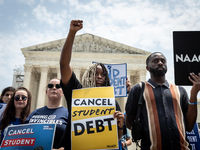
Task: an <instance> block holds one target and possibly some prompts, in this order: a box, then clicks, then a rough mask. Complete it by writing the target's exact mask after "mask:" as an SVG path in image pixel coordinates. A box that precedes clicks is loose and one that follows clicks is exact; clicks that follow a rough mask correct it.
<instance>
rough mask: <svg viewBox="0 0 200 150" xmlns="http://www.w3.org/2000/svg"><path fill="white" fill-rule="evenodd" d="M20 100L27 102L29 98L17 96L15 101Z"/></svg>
mask: <svg viewBox="0 0 200 150" xmlns="http://www.w3.org/2000/svg"><path fill="white" fill-rule="evenodd" d="M20 98H22V100H23V101H25V100H27V97H26V96H23V95H22V96H19V95H17V96H15V98H14V99H15V100H16V101H19V100H20Z"/></svg>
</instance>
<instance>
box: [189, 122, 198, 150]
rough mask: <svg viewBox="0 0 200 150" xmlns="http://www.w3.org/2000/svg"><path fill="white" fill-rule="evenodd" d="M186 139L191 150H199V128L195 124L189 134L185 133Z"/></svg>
mask: <svg viewBox="0 0 200 150" xmlns="http://www.w3.org/2000/svg"><path fill="white" fill-rule="evenodd" d="M186 134H187V139H188V140H189V143H190V145H191V147H192V150H199V149H200V136H199V128H198V126H197V123H195V125H194V128H193V130H192V131H191V132H186Z"/></svg>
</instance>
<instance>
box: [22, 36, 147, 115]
mask: <svg viewBox="0 0 200 150" xmlns="http://www.w3.org/2000/svg"><path fill="white" fill-rule="evenodd" d="M64 42H65V39H61V40H56V41H52V42H48V43H43V44H39V45H35V46H30V47H26V48H22V49H21V50H22V53H23V55H24V57H25V65H24V83H23V86H25V87H27V88H28V89H29V90H30V91H31V93H32V98H33V99H32V106H31V110H32V111H33V110H35V109H36V108H40V107H43V106H44V105H45V104H46V100H45V99H46V94H45V91H46V86H47V84H48V81H49V80H50V79H52V78H55V77H56V78H60V69H59V60H60V53H61V49H62V47H63V45H64ZM149 54H150V52H147V51H144V50H140V49H137V48H134V47H130V46H127V45H124V44H120V43H117V42H114V41H111V40H107V39H104V38H101V37H98V36H95V35H91V34H87V33H86V34H82V35H77V36H76V38H75V41H74V45H73V53H72V59H71V64H70V65H71V66H72V69H73V71H74V72H75V74H76V76H77V78H78V79H79V81H81V80H82V75H83V73H84V71H85V70H86V68H87V66H89V65H90V64H91V63H92V62H93V61H95V62H102V63H106V64H119V63H127V76H128V78H129V80H130V81H131V84H132V85H134V84H136V83H138V82H140V81H145V80H146V68H145V67H146V65H145V60H146V58H147V56H148V55H149ZM126 99H127V98H117V101H118V102H119V104H120V107H121V109H122V111H123V112H124V107H125V103H126ZM62 104H63V105H64V106H66V102H65V100H64V98H63V102H62Z"/></svg>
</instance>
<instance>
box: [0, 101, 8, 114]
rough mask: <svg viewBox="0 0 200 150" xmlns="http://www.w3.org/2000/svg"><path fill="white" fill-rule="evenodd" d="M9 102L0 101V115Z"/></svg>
mask: <svg viewBox="0 0 200 150" xmlns="http://www.w3.org/2000/svg"><path fill="white" fill-rule="evenodd" d="M6 106H7V104H6V103H0V116H1V114H2V113H3V111H4V110H5V109H6Z"/></svg>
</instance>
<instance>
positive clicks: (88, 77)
mask: <svg viewBox="0 0 200 150" xmlns="http://www.w3.org/2000/svg"><path fill="white" fill-rule="evenodd" d="M97 66H101V67H102V69H103V73H104V74H105V83H104V86H110V79H109V76H108V71H107V69H106V67H105V66H104V64H102V63H93V64H91V65H90V66H88V68H87V69H86V71H85V73H84V74H83V78H82V85H83V87H84V88H88V87H96V81H95V74H96V68H97Z"/></svg>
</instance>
